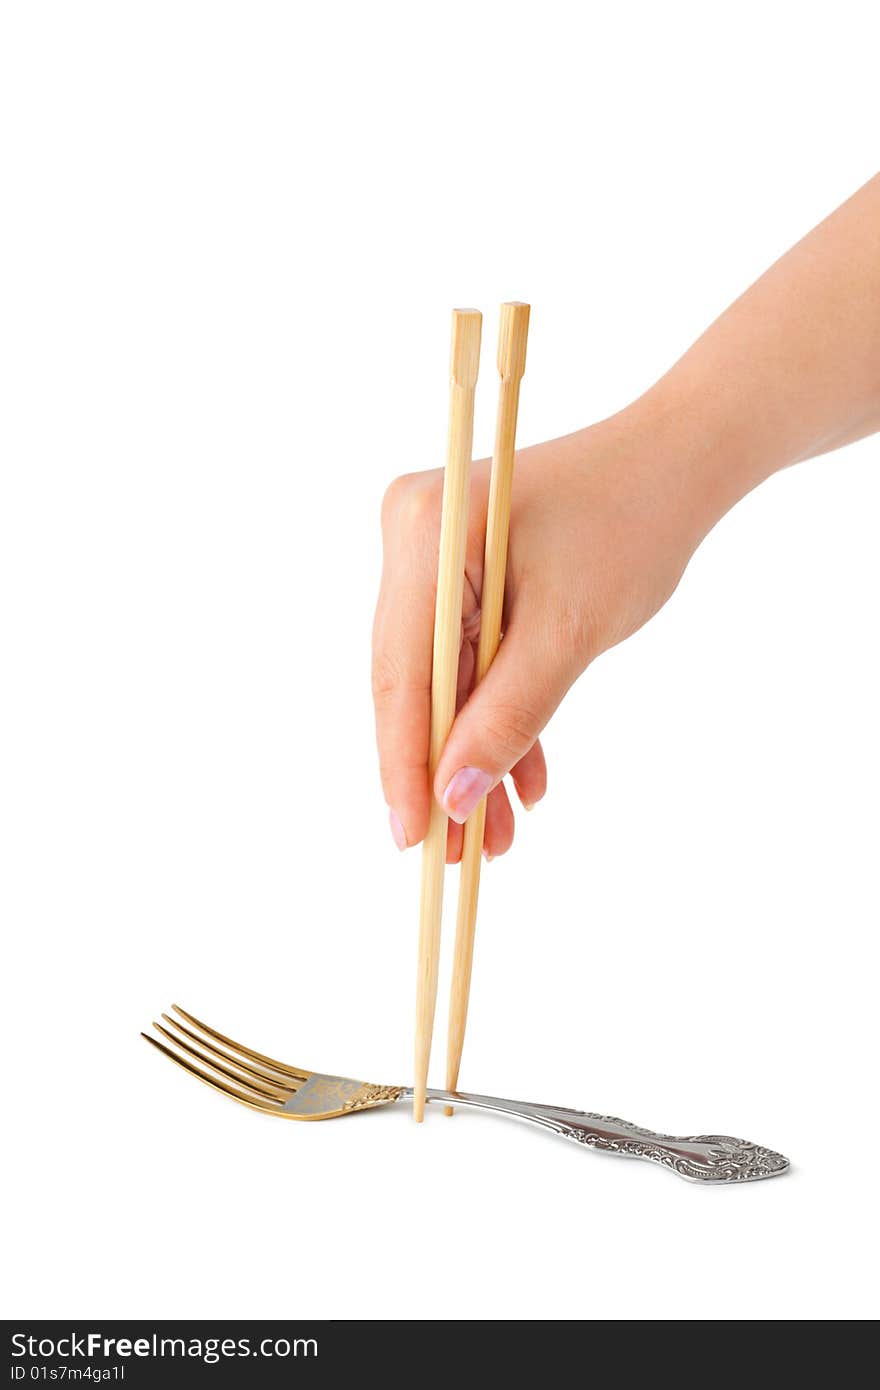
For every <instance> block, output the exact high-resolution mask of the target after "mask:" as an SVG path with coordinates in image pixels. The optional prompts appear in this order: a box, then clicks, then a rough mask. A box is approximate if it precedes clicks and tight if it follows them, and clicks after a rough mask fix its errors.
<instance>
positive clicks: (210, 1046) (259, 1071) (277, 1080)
mask: <svg viewBox="0 0 880 1390" xmlns="http://www.w3.org/2000/svg"><path fill="white" fill-rule="evenodd" d="M162 1017H163V1018H164V1020H165V1022H166V1023H170V1024H171V1027H172V1028H174V1029H176V1031H177V1032H178V1033H183V1034H184V1035H185V1036H186V1037H187V1038H189V1039H190V1040H191V1041H192V1042H194V1043H195V1044H196V1045H197V1047H199V1048H204V1050H205V1051H206V1052H207V1053H208V1054H209V1060H210V1059H211V1058H214V1057H216V1058H219V1060H220V1061H222V1062H231V1063H232V1064H233V1066H235V1067H238V1069H239V1070H240V1071H243V1072H245V1073H247V1076H251V1077H253V1078H254V1080H256V1081H260V1082H262V1083H263V1084H264V1085H265V1084H266V1083H268V1084H269V1085H270V1086H273V1087H275V1088H276V1089H280V1090H283V1092H284V1095H285V1098H286V1097H287V1096H289V1095H290V1094H291V1092H293V1091H296V1090H298V1088H299V1087H300V1086H301V1085H302V1082H301V1081H299V1080H297V1081H294V1080H293V1078H292V1077H291V1076H289V1075H288V1074H287V1073H285V1074H284V1079H283V1080H282V1079H281V1073H279V1074H278V1075H277V1076H271V1075H270V1074H269V1070H268V1069H267V1068H266V1067H263V1066H260V1065H259V1064H258V1063H256V1062H244V1061H242V1059H241V1058H240V1057H237V1056H236V1055H235V1053H234V1052H231V1051H230V1050H229V1049H228V1048H226V1047H222V1046H221V1045H220V1044H219V1043H215V1042H209V1040H208V1038H207V1037H201V1036H200V1035H199V1034H198V1033H194V1032H193V1031H192V1029H191V1028H187V1027H185V1026H184V1024H182V1023H178V1022H177V1019H176V1018H172V1017H171V1015H170V1014H163V1015H162ZM162 1031H163V1032H164V1031H165V1030H164V1029H163V1030H162ZM171 1040H172V1042H177V1038H176V1036H172V1039H171ZM245 1079H247V1077H246V1078H245Z"/></svg>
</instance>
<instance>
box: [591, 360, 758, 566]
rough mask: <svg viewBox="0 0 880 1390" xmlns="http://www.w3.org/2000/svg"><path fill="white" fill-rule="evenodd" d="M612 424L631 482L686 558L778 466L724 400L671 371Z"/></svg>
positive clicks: (749, 422) (748, 422)
mask: <svg viewBox="0 0 880 1390" xmlns="http://www.w3.org/2000/svg"><path fill="white" fill-rule="evenodd" d="M614 420H615V422H616V423H617V428H618V429H619V430H621V431H622V434H623V437H624V438H626V439H627V440H628V441H629V443H628V449H629V450H630V451H631V453H632V456H633V457H634V458H637V459H638V460H639V462H638V464H637V467H636V473H637V477H638V481H639V482H640V484H641V486H642V487H644V488H646V489H648V490H649V491H650V493H651V495H652V496H653V497H654V498H655V499H656V502H657V505H658V506H659V508H660V510H661V511H662V513H663V514H664V517H665V524H666V526H667V527H668V528H669V529H670V531H671V532H672V533H674V534H676V535H677V536H678V537H679V539H680V543H681V544H682V545H683V546H685V547H686V548H687V550H688V553H689V554H692V553H693V551H694V550H696V548H697V546H698V545H699V544H700V542H701V541H702V539H703V537H704V536H706V535H707V533H708V532H709V531H711V529H712V527H713V526H715V525H716V523H717V522H718V521H720V520H721V518H722V517H723V516H724V514H725V513H726V512H728V511H729V510H730V508H731V507H733V506H735V504H736V503H737V502H739V501H740V500H741V499H742V498H743V497H745V496H746V494H747V493H749V492H751V491H752V489H753V488H755V487H757V486H758V484H759V483H761V482H763V481H764V480H765V479H766V478H768V477H769V476H770V475H771V474H772V473H774V472H775V471H776V469H777V468H778V467H781V466H782V463H780V462H779V461H777V460H775V459H773V458H772V457H771V456H770V455H769V453H768V451H767V450H766V449H764V448H763V447H762V442H761V439H760V432H759V430H758V429H757V428H756V422H755V421H753V420H751V419H743V418H739V419H738V418H737V417H736V415H735V414H734V413H733V412H732V411H731V410H730V408H729V403H728V402H726V401H725V400H724V398H723V396H719V395H718V394H713V393H712V392H711V391H709V390H706V389H705V388H704V387H703V385H702V384H697V383H694V384H693V385H692V384H691V383H689V382H688V381H686V380H682V379H681V378H680V377H678V376H677V375H676V373H675V371H674V370H673V372H672V373H669V374H668V375H667V376H666V377H664V378H662V379H661V380H660V381H659V382H658V383H657V384H656V385H655V386H653V387H652V388H651V389H650V390H649V391H648V392H647V393H646V394H645V395H644V396H641V397H640V398H639V399H638V400H636V401H634V402H633V403H632V405H630V406H628V407H626V409H625V410H623V411H622V412H621V413H620V415H619V416H616V417H614ZM783 462H785V461H783Z"/></svg>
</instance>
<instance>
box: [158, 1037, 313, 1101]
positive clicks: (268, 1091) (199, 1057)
mask: <svg viewBox="0 0 880 1390" xmlns="http://www.w3.org/2000/svg"><path fill="white" fill-rule="evenodd" d="M153 1027H154V1028H155V1029H156V1031H157V1032H158V1033H161V1034H162V1036H163V1037H165V1038H167V1039H168V1041H169V1042H172V1043H174V1046H175V1047H178V1048H180V1050H181V1052H185V1053H186V1054H187V1056H188V1057H194V1058H195V1059H196V1061H198V1062H204V1063H206V1064H207V1065H208V1066H209V1067H210V1068H211V1069H212V1070H213V1071H217V1072H219V1073H220V1074H221V1076H228V1078H229V1080H230V1081H234V1082H235V1084H236V1086H244V1087H245V1088H246V1089H247V1090H249V1091H254V1092H255V1093H256V1094H257V1095H258V1096H264V1097H266V1098H267V1099H268V1100H276V1101H279V1102H281V1103H283V1102H284V1101H286V1100H290V1097H291V1095H292V1094H293V1092H292V1091H291V1090H290V1088H289V1087H288V1088H282V1087H281V1086H271V1085H269V1084H268V1082H266V1081H265V1080H263V1079H258V1080H255V1081H251V1079H250V1077H248V1076H241V1075H240V1074H239V1073H238V1072H235V1071H233V1070H232V1069H231V1068H230V1067H227V1066H224V1065H223V1061H222V1059H220V1058H216V1057H214V1056H212V1054H211V1053H210V1052H209V1051H208V1049H207V1048H205V1047H197V1046H193V1044H192V1043H188V1042H186V1041H185V1040H184V1039H182V1038H178V1037H175V1035H174V1034H173V1033H170V1032H169V1031H168V1029H167V1028H163V1027H162V1024H161V1023H156V1022H155V1021H154V1023H153Z"/></svg>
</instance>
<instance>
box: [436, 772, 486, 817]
mask: <svg viewBox="0 0 880 1390" xmlns="http://www.w3.org/2000/svg"><path fill="white" fill-rule="evenodd" d="M491 785H492V778H491V777H490V776H489V774H488V772H484V771H483V769H482V768H480V767H461V768H459V770H458V772H456V774H455V776H454V777H453V778H452V780H451V781H450V782H449V785H448V786H447V788H446V790H445V792H444V793H443V803H442V804H443V810H444V811H445V812H446V814H447V816H450V817H451V818H452V820H454V821H457V822H458V824H459V825H463V824H464V822H465V821H466V820H467V818H468V816H469V815H470V813H471V811H473V809H474V807H475V806H476V805H477V804H478V803H479V802H480V801H482V799H483V797H484V796H485V795H486V792H487V791H488V790H489V788H490V787H491Z"/></svg>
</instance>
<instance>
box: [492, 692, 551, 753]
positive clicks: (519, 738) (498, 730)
mask: <svg viewBox="0 0 880 1390" xmlns="http://www.w3.org/2000/svg"><path fill="white" fill-rule="evenodd" d="M538 723H539V720H538V716H537V714H536V712H535V711H534V710H533V709H531V708H529V706H527V705H526V704H524V703H523V702H521V701H520V702H517V703H516V704H513V703H511V704H506V705H494V706H493V708H492V709H491V710H489V711H488V713H487V714H486V716H485V718H484V720H483V735H484V737H485V739H486V741H487V743H488V746H489V751H490V753H491V754H492V756H493V758H494V760H495V762H496V763H497V765H498V766H504V767H507V766H512V764H513V763H514V762H516V761H517V760H518V759H519V758H521V757H522V756H523V754H524V753H526V752H528V750H529V748H531V746H532V744H533V743H534V741H535V738H536V736H537V729H538Z"/></svg>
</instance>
